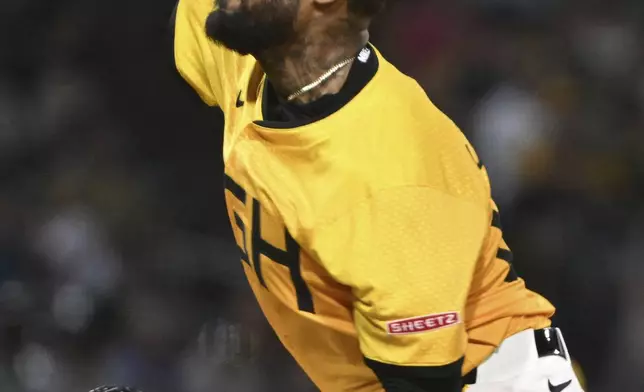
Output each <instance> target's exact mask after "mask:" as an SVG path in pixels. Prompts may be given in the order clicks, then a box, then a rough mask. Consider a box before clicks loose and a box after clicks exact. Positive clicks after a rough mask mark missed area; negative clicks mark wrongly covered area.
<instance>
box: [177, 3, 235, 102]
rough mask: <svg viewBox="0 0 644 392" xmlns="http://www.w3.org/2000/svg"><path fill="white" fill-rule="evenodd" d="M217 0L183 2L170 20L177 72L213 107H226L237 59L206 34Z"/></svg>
mask: <svg viewBox="0 0 644 392" xmlns="http://www.w3.org/2000/svg"><path fill="white" fill-rule="evenodd" d="M214 4H215V2H213V0H179V2H178V3H177V5H176V7H175V9H174V11H173V13H172V17H171V20H170V23H171V28H172V32H173V57H174V63H175V66H176V68H177V71H178V72H179V74H181V76H182V77H183V79H185V80H186V82H188V84H189V85H190V86H191V87H192V88H193V89H194V90H195V91H196V92H197V93H198V94H199V96H200V97H201V99H202V100H203V101H204V102H205V103H206V104H208V105H209V106H222V109H223V106H224V105H225V104H226V102H227V101H228V100H229V95H231V94H234V93H233V92H231V91H229V90H231V89H232V88H231V87H230V86H228V85H227V83H226V81H227V80H231V81H234V80H235V76H236V72H237V70H236V64H237V58H238V57H240V56H238V55H237V54H235V53H233V52H232V51H230V50H227V49H225V48H223V47H220V46H218V45H215V44H213V43H212V42H211V41H210V39H209V38H208V36H207V35H206V33H205V25H206V19H207V18H208V15H209V14H210V13H211V12H212V11H213V9H214Z"/></svg>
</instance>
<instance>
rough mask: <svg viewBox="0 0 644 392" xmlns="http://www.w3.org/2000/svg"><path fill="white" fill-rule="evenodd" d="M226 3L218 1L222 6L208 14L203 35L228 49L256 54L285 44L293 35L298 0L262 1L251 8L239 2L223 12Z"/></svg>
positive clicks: (224, 0) (221, 0)
mask: <svg viewBox="0 0 644 392" xmlns="http://www.w3.org/2000/svg"><path fill="white" fill-rule="evenodd" d="M226 3H227V1H226V0H219V4H220V6H221V7H220V8H218V9H217V10H215V11H213V12H211V13H210V15H208V19H207V20H206V34H207V35H208V37H210V38H211V39H212V40H213V41H214V42H215V43H218V44H221V45H223V46H225V47H227V48H228V49H231V50H234V51H235V52H238V53H240V54H242V55H246V54H252V55H258V54H260V53H262V52H264V51H266V50H268V49H270V48H274V47H277V46H280V45H283V44H285V43H287V42H288V41H289V39H291V38H292V37H293V35H294V34H295V32H294V26H293V25H294V23H295V18H296V16H297V11H298V4H299V1H297V0H263V1H262V2H259V3H257V4H256V5H253V7H252V9H251V8H250V7H249V6H248V3H247V2H246V1H242V3H241V5H240V8H239V9H238V10H236V11H233V12H230V11H228V12H226V11H225V9H226Z"/></svg>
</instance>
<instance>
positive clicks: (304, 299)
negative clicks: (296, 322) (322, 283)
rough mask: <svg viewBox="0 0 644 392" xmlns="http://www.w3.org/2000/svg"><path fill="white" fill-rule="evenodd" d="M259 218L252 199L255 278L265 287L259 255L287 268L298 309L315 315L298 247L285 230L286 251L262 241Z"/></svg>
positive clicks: (258, 209) (258, 212)
mask: <svg viewBox="0 0 644 392" xmlns="http://www.w3.org/2000/svg"><path fill="white" fill-rule="evenodd" d="M260 216H261V206H260V205H259V202H258V201H257V200H254V199H253V230H252V241H253V265H254V267H255V273H256V274H257V278H258V279H259V281H260V282H261V283H262V285H263V286H264V287H266V283H265V282H264V277H263V276H262V266H261V264H260V255H264V256H266V257H268V258H269V259H271V260H273V261H274V262H276V263H278V264H281V265H283V266H285V267H287V268H288V269H289V271H290V273H291V280H292V281H293V287H295V295H296V296H297V305H298V308H299V309H300V310H301V311H304V312H309V313H315V311H314V309H313V296H312V295H311V290H309V288H308V286H307V285H306V282H305V281H304V278H303V277H302V269H301V263H300V246H299V245H298V243H297V242H296V241H295V239H294V238H293V237H292V236H291V234H290V233H289V232H288V230H286V229H284V236H285V239H286V241H285V242H286V250H282V249H279V248H276V247H274V246H273V245H271V244H269V243H268V242H266V241H264V239H263V238H262V235H261V233H260V230H257V228H260V227H261V222H260Z"/></svg>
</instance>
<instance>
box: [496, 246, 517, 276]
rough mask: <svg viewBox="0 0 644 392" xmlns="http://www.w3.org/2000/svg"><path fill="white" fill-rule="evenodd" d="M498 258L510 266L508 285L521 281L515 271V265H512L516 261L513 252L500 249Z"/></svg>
mask: <svg viewBox="0 0 644 392" xmlns="http://www.w3.org/2000/svg"><path fill="white" fill-rule="evenodd" d="M496 258H497V259H499V260H503V261H506V262H507V263H508V264H509V265H510V270H509V271H508V275H507V276H506V277H505V281H506V282H508V283H509V282H514V281H515V280H517V279H519V276H518V275H517V273H516V271H515V270H514V265H513V264H512V261H513V260H514V256H513V255H512V251H511V250H509V249H503V248H499V250H498V251H497V252H496Z"/></svg>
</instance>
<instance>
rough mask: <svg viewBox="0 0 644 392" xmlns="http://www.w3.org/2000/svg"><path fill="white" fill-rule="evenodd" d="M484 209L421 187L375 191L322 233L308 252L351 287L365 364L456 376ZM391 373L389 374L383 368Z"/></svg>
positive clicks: (482, 235) (485, 215)
mask: <svg viewBox="0 0 644 392" xmlns="http://www.w3.org/2000/svg"><path fill="white" fill-rule="evenodd" d="M488 218H489V211H488V210H487V209H486V208H485V207H484V206H483V205H481V204H480V203H477V202H474V201H472V200H462V199H459V198H458V197H455V196H452V195H450V194H447V193H445V192H443V191H440V190H436V189H433V188H430V187H400V188H394V189H389V190H384V191H380V192H378V193H377V194H375V195H373V197H371V198H370V199H369V200H368V201H366V202H364V203H361V204H360V205H359V206H357V207H356V208H354V209H353V210H352V211H351V212H350V213H348V214H347V215H346V217H343V218H341V219H339V220H337V221H335V222H334V223H332V224H330V225H329V226H327V227H326V228H325V229H324V232H322V233H321V235H320V236H319V237H318V242H317V243H316V247H317V248H316V253H318V255H319V257H320V259H321V260H322V261H321V262H322V263H323V264H324V265H325V267H326V268H327V270H329V271H330V272H331V274H332V275H334V276H335V277H336V279H337V280H338V281H340V282H341V283H343V284H345V285H347V286H349V287H351V289H352V291H353V294H354V298H355V302H354V320H355V327H356V330H357V333H358V337H359V342H360V348H361V351H362V353H363V354H364V356H365V358H366V362H367V364H368V365H369V366H370V367H372V369H374V371H376V373H377V374H379V373H382V372H384V373H387V371H388V369H389V368H391V367H392V366H393V367H403V368H407V369H410V370H413V371H414V372H416V373H414V375H413V377H417V376H419V375H418V374H417V372H419V371H421V370H422V371H423V372H429V376H430V377H432V372H434V375H435V376H436V377H451V376H454V375H457V374H458V375H460V371H461V364H462V358H463V356H464V353H465V349H466V345H467V335H466V331H465V325H464V318H465V317H466V315H465V314H464V308H465V303H466V299H467V295H468V291H469V287H470V282H471V280H472V275H473V273H474V269H475V265H476V262H477V259H478V255H479V252H480V249H481V247H482V246H483V242H484V238H485V236H486V233H487V228H488V226H489V222H488ZM392 369H393V368H392Z"/></svg>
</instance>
